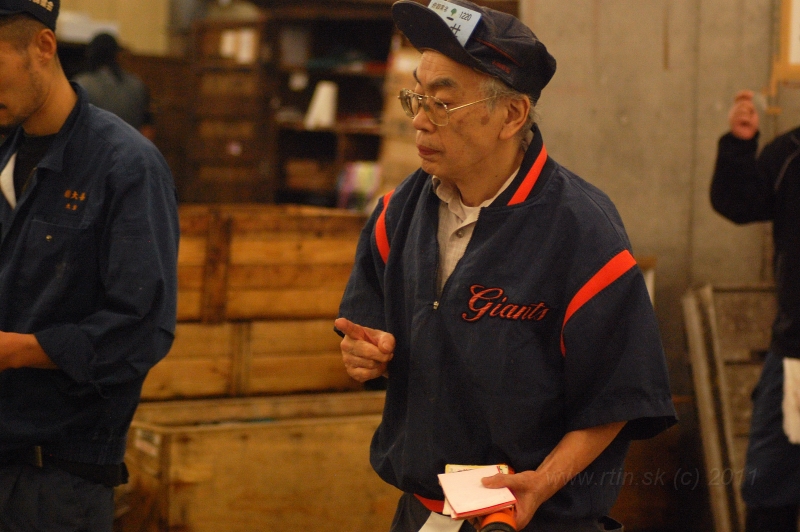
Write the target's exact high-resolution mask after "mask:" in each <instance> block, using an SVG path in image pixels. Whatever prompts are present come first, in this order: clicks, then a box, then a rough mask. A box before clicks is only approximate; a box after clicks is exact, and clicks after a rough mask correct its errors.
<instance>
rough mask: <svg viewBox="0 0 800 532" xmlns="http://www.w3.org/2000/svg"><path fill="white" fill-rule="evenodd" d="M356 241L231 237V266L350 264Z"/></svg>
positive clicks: (274, 235)
mask: <svg viewBox="0 0 800 532" xmlns="http://www.w3.org/2000/svg"><path fill="white" fill-rule="evenodd" d="M357 244H358V240H357V238H354V237H353V236H344V237H339V238H334V237H328V238H317V237H314V236H313V235H307V234H303V233H280V234H277V233H262V234H253V233H248V234H244V235H242V234H235V235H233V238H232V239H231V263H232V264H286V263H289V264H293V263H298V264H352V263H353V260H354V258H355V252H356V246H357Z"/></svg>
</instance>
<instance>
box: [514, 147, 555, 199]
mask: <svg viewBox="0 0 800 532" xmlns="http://www.w3.org/2000/svg"><path fill="white" fill-rule="evenodd" d="M545 162H547V149H546V148H545V147H544V146H542V151H540V152H539V156H538V157H536V160H535V161H534V162H533V166H531V169H530V170H529V171H528V175H526V176H525V179H524V180H523V181H522V184H520V186H519V188H518V189H517V191H516V192H514V196H513V197H512V198H511V201H509V202H508V204H509V205H516V204H517V203H522V202H523V201H525V200H526V199H528V196H529V195H530V193H531V190H533V186H534V185H535V184H536V181H538V180H539V174H541V173H542V168H544V163H545Z"/></svg>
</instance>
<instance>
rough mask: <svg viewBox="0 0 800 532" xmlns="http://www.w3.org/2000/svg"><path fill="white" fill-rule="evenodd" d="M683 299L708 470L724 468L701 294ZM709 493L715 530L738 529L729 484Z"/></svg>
mask: <svg viewBox="0 0 800 532" xmlns="http://www.w3.org/2000/svg"><path fill="white" fill-rule="evenodd" d="M682 303H683V315H684V322H685V325H686V334H687V341H688V344H689V357H690V361H691V364H692V379H693V381H694V391H695V398H696V402H697V414H698V420H699V422H700V432H701V438H702V442H703V457H704V460H705V469H706V473H708V472H709V471H714V470H717V471H721V470H723V469H725V467H726V464H725V459H724V457H725V454H724V452H725V451H724V448H723V442H724V437H723V435H722V428H721V421H720V416H719V414H718V413H717V408H716V401H715V398H714V393H713V389H712V385H711V383H712V378H713V373H712V372H713V369H714V367H713V365H712V363H711V361H710V357H709V346H708V342H709V339H708V335H707V334H706V332H705V328H704V320H703V316H702V313H701V311H700V302H699V301H698V297H697V296H696V295H695V294H694V293H693V292H691V291H690V292H688V293H686V294H685V295H684V296H683V298H682ZM708 493H709V499H710V503H711V513H712V515H713V517H714V530H715V532H732V531H734V530H736V529H735V528H734V523H733V521H732V518H731V517H732V516H731V508H732V506H733V504H734V503H733V501H732V500H731V496H732V495H731V493H730V490H729V489H728V487H727V486H725V485H722V484H709V485H708Z"/></svg>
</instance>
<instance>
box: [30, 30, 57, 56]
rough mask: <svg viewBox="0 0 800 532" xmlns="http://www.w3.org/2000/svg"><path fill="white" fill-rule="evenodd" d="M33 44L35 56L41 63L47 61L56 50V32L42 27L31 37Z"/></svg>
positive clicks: (54, 54)
mask: <svg viewBox="0 0 800 532" xmlns="http://www.w3.org/2000/svg"><path fill="white" fill-rule="evenodd" d="M33 44H34V47H35V50H36V54H37V55H36V57H37V59H39V60H40V61H42V63H47V62H49V61H50V60H51V59H53V57H55V56H56V53H57V50H58V41H57V39H56V34H55V33H53V31H52V30H50V29H47V28H46V29H43V30H41V31H40V32H39V33H37V34H36V36H35V37H34V38H33Z"/></svg>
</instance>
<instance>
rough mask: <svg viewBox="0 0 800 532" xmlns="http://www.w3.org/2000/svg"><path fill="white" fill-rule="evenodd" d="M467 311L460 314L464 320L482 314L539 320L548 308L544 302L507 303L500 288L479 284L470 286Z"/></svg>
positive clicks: (506, 318) (475, 319) (513, 318)
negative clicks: (470, 294) (470, 295)
mask: <svg viewBox="0 0 800 532" xmlns="http://www.w3.org/2000/svg"><path fill="white" fill-rule="evenodd" d="M470 292H471V293H472V297H471V298H470V300H469V310H470V311H469V312H464V313H463V314H461V318H462V319H463V320H464V321H469V322H473V321H478V320H479V319H481V318H482V317H484V316H489V317H491V318H502V319H505V320H519V321H522V320H532V321H541V320H543V319H544V317H545V316H546V315H547V312H548V311H549V310H550V309H549V308H548V307H547V306H546V305H545V304H544V303H531V304H527V305H519V304H516V303H509V302H508V297H507V296H505V295H504V294H505V291H504V290H503V289H502V288H486V287H485V286H481V285H479V284H474V285H472V286H471V287H470Z"/></svg>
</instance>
